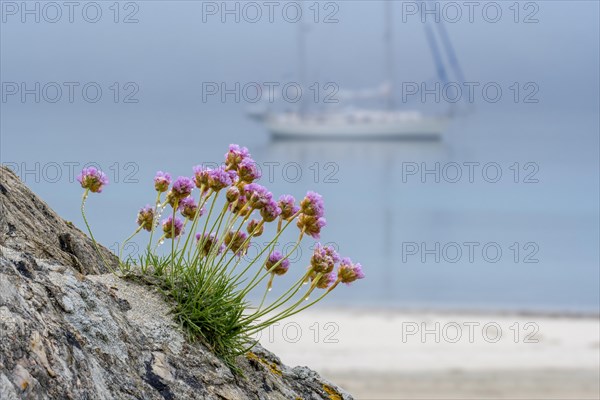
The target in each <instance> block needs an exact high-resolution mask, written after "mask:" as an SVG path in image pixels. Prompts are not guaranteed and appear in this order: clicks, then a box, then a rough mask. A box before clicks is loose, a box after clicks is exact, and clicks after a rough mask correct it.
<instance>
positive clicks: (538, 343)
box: [261, 309, 600, 399]
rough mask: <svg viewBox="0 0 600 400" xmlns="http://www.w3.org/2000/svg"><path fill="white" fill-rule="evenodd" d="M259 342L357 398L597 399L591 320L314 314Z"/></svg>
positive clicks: (598, 336)
mask: <svg viewBox="0 0 600 400" xmlns="http://www.w3.org/2000/svg"><path fill="white" fill-rule="evenodd" d="M436 324H437V325H436ZM486 324H487V325H486ZM484 327H485V329H484ZM424 330H427V331H428V332H429V333H427V334H425V335H423V332H424ZM411 332H414V333H413V334H411ZM459 332H460V335H459ZM436 333H437V335H436ZM498 333H499V335H498ZM261 343H262V344H263V345H264V346H265V347H267V348H268V349H270V350H272V351H274V352H275V353H276V354H277V355H278V356H280V357H281V358H282V360H283V361H284V362H285V363H287V364H288V365H308V366H310V367H311V368H313V369H315V370H317V371H319V372H321V373H322V374H324V375H325V376H326V377H329V378H330V379H332V380H334V381H336V382H337V383H339V384H340V385H341V386H343V387H345V388H346V389H348V390H349V391H350V392H351V393H354V394H355V395H356V396H357V398H362V399H380V398H381V399H396V398H443V399H449V398H527V399H530V398H547V399H550V398H578V399H579V398H600V393H599V390H600V388H599V385H598V378H599V377H600V320H599V319H598V318H593V317H589V318H567V317H560V318H559V317H549V316H523V315H500V314H497V315H494V314H474V313H471V314H461V313H445V312H444V313H440V312H438V313H432V312H416V311H415V312H407V311H380V310H359V311H356V310H346V309H316V310H311V311H305V312H303V313H300V314H298V315H296V316H293V317H291V318H290V319H288V320H284V321H282V322H281V323H280V325H278V326H275V327H272V328H271V330H270V331H269V330H265V331H263V332H262V336H261Z"/></svg>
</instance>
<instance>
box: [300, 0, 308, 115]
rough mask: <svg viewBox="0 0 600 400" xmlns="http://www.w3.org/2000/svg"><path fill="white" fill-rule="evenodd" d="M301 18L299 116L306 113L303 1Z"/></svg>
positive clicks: (302, 0)
mask: <svg viewBox="0 0 600 400" xmlns="http://www.w3.org/2000/svg"><path fill="white" fill-rule="evenodd" d="M299 4H300V12H301V17H300V20H299V21H298V79H299V81H300V82H299V84H300V88H301V89H302V98H301V99H300V104H299V114H300V115H304V114H305V113H306V98H307V93H305V92H306V88H307V87H306V68H307V67H306V25H305V24H304V0H301V1H300V2H299Z"/></svg>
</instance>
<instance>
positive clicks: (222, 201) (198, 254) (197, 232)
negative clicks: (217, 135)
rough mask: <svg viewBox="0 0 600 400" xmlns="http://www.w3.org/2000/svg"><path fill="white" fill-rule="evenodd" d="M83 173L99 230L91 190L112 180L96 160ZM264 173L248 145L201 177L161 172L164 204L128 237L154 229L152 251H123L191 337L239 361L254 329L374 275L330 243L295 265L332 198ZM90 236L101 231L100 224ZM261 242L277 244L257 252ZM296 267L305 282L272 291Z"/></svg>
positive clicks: (157, 185)
mask: <svg viewBox="0 0 600 400" xmlns="http://www.w3.org/2000/svg"><path fill="white" fill-rule="evenodd" d="M77 179H78V181H79V182H80V184H81V186H82V187H83V188H84V189H85V191H84V194H83V200H82V206H81V211H82V214H83V218H84V221H85V223H86V226H87V227H88V230H89V224H88V222H87V219H85V212H84V206H85V201H86V199H87V196H88V194H89V192H92V193H100V192H101V191H102V189H103V187H104V186H105V185H106V184H107V183H108V179H107V178H106V175H104V174H103V173H102V172H101V171H98V170H97V169H95V168H86V169H84V170H83V171H82V173H81V174H80V175H79V176H78V178H77ZM259 179H260V170H259V169H258V167H257V164H256V162H255V161H254V160H253V159H252V157H251V155H250V152H249V151H248V149H246V148H245V147H241V146H239V145H235V144H232V145H230V146H229V150H228V152H227V153H225V158H224V163H223V165H222V166H220V167H218V168H206V167H203V166H201V165H199V166H196V167H193V168H192V171H191V177H186V176H180V177H178V178H177V179H175V180H174V181H172V179H171V175H170V174H168V173H166V172H163V171H158V172H157V173H156V176H155V177H154V182H153V186H154V191H155V192H156V199H155V201H154V204H153V205H146V206H145V207H143V208H141V209H140V210H139V211H138V212H137V218H136V220H135V222H136V223H137V227H136V229H135V231H134V232H133V234H132V235H131V236H130V237H129V238H128V239H126V240H125V241H124V242H123V244H122V246H124V245H125V244H126V243H127V242H128V241H130V240H132V238H133V237H134V236H136V235H138V234H140V233H142V234H144V232H146V233H145V234H146V235H148V245H147V248H146V252H145V254H143V255H142V256H141V257H140V258H139V260H132V259H122V260H121V268H120V271H119V273H120V274H121V275H122V276H124V277H129V276H136V277H137V278H142V279H144V280H146V281H147V282H149V283H152V284H156V285H158V286H159V287H160V288H161V289H162V290H163V292H164V293H166V294H167V296H168V297H169V298H170V299H171V300H172V301H173V305H174V315H175V318H176V319H177V320H178V321H179V322H180V323H181V324H182V326H184V327H185V328H186V329H187V331H188V333H189V334H190V337H191V338H200V339H202V340H203V341H204V342H205V343H206V344H207V345H209V346H210V347H211V348H212V349H213V350H214V351H215V352H216V353H217V354H218V355H219V356H221V357H222V358H223V359H224V360H225V361H226V362H227V363H228V364H229V365H230V366H231V367H232V369H234V370H235V369H236V367H235V357H236V356H238V355H240V354H243V353H244V352H246V351H247V350H248V349H249V348H251V347H252V346H253V345H254V341H253V340H252V335H253V334H255V333H257V332H259V331H260V330H262V329H264V328H266V327H268V326H270V325H272V324H274V323H276V322H278V321H280V320H282V319H284V318H287V317H289V316H292V315H294V314H296V313H298V312H301V311H302V310H305V309H306V308H308V307H311V306H312V305H314V304H316V303H318V302H319V301H320V300H322V299H323V298H324V297H325V296H327V295H328V294H329V293H331V292H332V291H333V290H334V289H335V288H336V287H338V285H339V283H344V284H346V285H350V284H351V283H352V282H355V281H356V280H359V279H363V278H364V277H365V275H364V273H363V270H362V266H361V265H360V264H358V263H354V262H352V260H350V259H349V258H347V257H341V256H340V255H339V254H338V253H337V252H336V251H335V249H334V248H333V247H330V246H324V245H321V244H320V243H316V244H315V246H314V251H313V253H312V255H311V257H310V260H309V263H308V265H307V266H306V267H304V266H301V265H291V262H290V256H291V255H292V254H293V253H294V252H295V251H296V249H297V248H298V247H299V246H300V244H301V243H302V242H303V241H306V240H309V239H310V238H313V239H319V238H320V236H321V233H322V230H323V228H324V227H325V225H326V221H325V206H324V201H323V198H322V197H321V196H320V195H319V194H318V193H315V192H311V191H309V192H308V193H307V194H306V196H304V197H303V198H302V199H301V200H300V201H299V202H297V201H296V199H295V198H294V197H293V196H291V195H288V194H284V195H282V196H280V197H279V198H278V200H276V198H275V197H274V196H273V194H272V193H271V192H270V191H269V190H268V189H267V188H266V187H264V186H262V185H261V184H259V183H258V180H259ZM196 189H197V190H196ZM163 214H165V216H164V217H163V216H162V215H163ZM294 230H296V232H295V233H294V232H293V231H294ZM155 231H158V232H156V233H155ZM290 231H291V232H290ZM284 232H288V234H290V233H292V234H293V236H295V237H296V239H295V243H294V245H293V246H292V248H291V249H290V251H286V252H281V251H279V250H276V249H275V247H276V245H277V243H278V241H279V240H280V239H281V237H282V235H283V234H284ZM90 236H91V237H92V240H94V237H93V236H92V234H91V230H90ZM258 237H260V239H257V238H258ZM253 241H256V243H254V244H259V243H260V244H264V243H266V244H267V245H266V246H262V249H260V246H259V249H260V250H259V251H258V252H257V254H254V253H256V252H254V253H250V252H249V249H250V247H251V245H252V244H253ZM165 242H166V243H167V245H165V246H164V247H161V245H162V244H164V243H165ZM94 243H95V245H96V248H97V249H98V252H99V253H100V251H99V248H98V245H97V243H96V241H95V240H94ZM122 249H123V247H121V251H120V252H119V256H120V255H121V253H122ZM289 274H294V275H295V277H296V280H295V282H294V283H293V284H292V285H291V286H289V287H287V288H282V289H283V290H281V294H279V295H278V296H275V295H273V294H272V293H271V296H269V293H270V292H271V288H273V287H274V286H275V285H277V282H280V281H278V278H277V277H280V276H282V275H289ZM261 290H262V297H261V298H262V300H261V301H260V302H259V303H258V304H253V303H251V302H250V300H249V294H250V293H251V292H254V291H261ZM314 293H317V294H316V295H315V296H313V299H312V300H310V298H311V295H313V294H314Z"/></svg>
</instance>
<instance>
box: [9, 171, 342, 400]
mask: <svg viewBox="0 0 600 400" xmlns="http://www.w3.org/2000/svg"><path fill="white" fill-rule="evenodd" d="M102 251H103V254H104V257H105V258H106V259H107V260H110V262H111V263H116V262H117V260H116V259H115V258H114V256H112V254H111V253H110V251H108V250H106V249H104V248H103V249H102ZM169 311H170V308H169V305H168V304H167V303H166V302H165V301H164V299H163V297H162V296H161V295H160V294H159V293H158V292H157V291H156V290H155V289H153V288H152V287H151V286H147V285H142V284H139V283H134V282H132V281H128V280H123V279H120V278H118V277H116V276H115V275H113V274H110V273H107V271H106V269H105V267H104V265H103V264H102V261H101V260H100V259H99V257H98V254H97V253H96V250H95V249H94V247H93V244H92V243H91V241H90V240H89V239H88V238H87V237H86V236H85V235H84V234H83V233H82V232H81V231H80V230H78V229H77V228H75V227H74V226H72V224H69V223H67V222H65V221H64V220H62V219H61V218H60V217H59V216H58V215H56V213H54V212H53V211H52V210H51V209H50V208H49V207H48V206H47V205H46V204H45V203H44V202H43V201H41V200H40V199H39V198H37V197H36V196H35V195H34V194H33V193H32V192H31V191H30V190H29V189H28V188H26V187H25V185H24V184H23V183H21V182H20V181H19V179H18V178H17V177H16V176H15V175H14V174H13V173H12V172H10V171H9V170H8V169H6V168H4V167H0V337H1V340H0V399H2V400H5V399H6V400H9V399H48V398H50V399H61V400H62V399H107V400H109V399H159V400H161V399H166V400H169V399H220V400H223V399H230V400H238V399H261V400H262V399H265V400H267V399H281V400H295V399H303V400H313V399H330V400H331V399H335V400H338V399H343V400H349V399H352V397H351V396H350V395H349V394H347V393H345V392H344V391H343V390H342V389H340V388H339V387H337V386H336V385H334V384H332V383H331V382H328V381H326V380H324V379H323V378H321V377H320V376H319V375H318V374H317V373H316V372H314V371H311V370H310V369H308V368H306V367H295V368H289V367H287V366H285V365H284V364H282V363H281V361H280V360H279V358H277V356H275V355H274V354H272V353H270V352H268V351H267V350H265V349H264V348H262V347H261V346H260V345H257V346H255V347H254V348H253V349H252V350H251V351H250V352H248V353H247V354H246V355H245V356H241V357H239V358H238V366H239V368H240V369H241V371H242V375H234V374H233V373H232V372H231V371H230V369H229V368H228V367H227V366H226V365H225V364H224V363H223V362H222V361H221V360H220V359H218V358H217V357H216V356H215V355H214V354H212V353H211V352H210V350H209V349H208V348H206V347H205V346H203V345H202V344H201V343H199V342H194V343H191V342H189V341H188V340H186V338H185V335H184V333H183V332H182V331H181V330H180V328H179V327H178V326H177V325H176V324H175V322H174V321H173V319H172V318H171V316H170V315H169Z"/></svg>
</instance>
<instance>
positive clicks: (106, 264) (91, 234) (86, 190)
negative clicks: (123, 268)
mask: <svg viewBox="0 0 600 400" xmlns="http://www.w3.org/2000/svg"><path fill="white" fill-rule="evenodd" d="M89 192H90V189H85V192H83V198H82V200H81V216H82V217H83V222H85V226H86V227H87V230H88V233H89V234H90V238H91V239H92V243H94V247H95V248H96V251H97V252H98V255H99V256H100V259H101V260H102V262H103V263H104V266H105V267H106V268H107V269H108V270H109V271H110V272H112V273H113V274H114V273H115V270H114V269H113V268H112V267H110V266H109V265H108V263H107V262H106V260H105V259H104V256H103V255H102V252H101V251H100V247H98V242H96V239H95V238H94V234H93V233H92V228H90V224H89V223H88V220H87V218H86V217H85V201H86V200H87V197H88V194H89Z"/></svg>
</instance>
